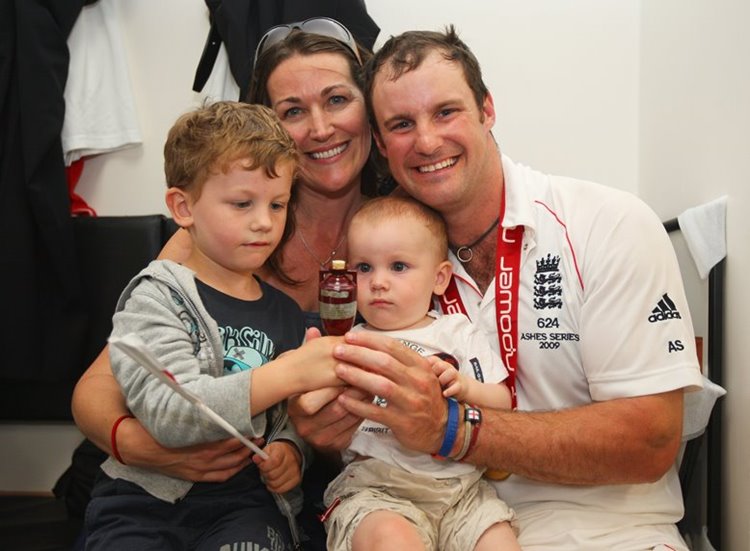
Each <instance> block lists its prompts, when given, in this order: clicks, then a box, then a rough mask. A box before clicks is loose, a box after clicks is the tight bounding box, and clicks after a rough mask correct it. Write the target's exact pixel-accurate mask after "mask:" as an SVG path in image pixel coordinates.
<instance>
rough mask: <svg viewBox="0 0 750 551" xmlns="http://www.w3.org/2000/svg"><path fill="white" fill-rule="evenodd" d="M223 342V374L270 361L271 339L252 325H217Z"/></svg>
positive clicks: (271, 356)
mask: <svg viewBox="0 0 750 551" xmlns="http://www.w3.org/2000/svg"><path fill="white" fill-rule="evenodd" d="M219 334H220V335H221V340H222V343H223V344H224V375H228V374H230V373H239V372H240V371H247V370H248V369H253V368H254V367H259V366H261V365H263V364H265V363H268V362H269V361H271V359H272V358H273V357H274V345H273V341H272V340H271V339H270V338H269V337H268V335H266V333H265V332H264V331H261V330H259V329H253V328H252V327H241V328H239V329H237V328H236V327H219Z"/></svg>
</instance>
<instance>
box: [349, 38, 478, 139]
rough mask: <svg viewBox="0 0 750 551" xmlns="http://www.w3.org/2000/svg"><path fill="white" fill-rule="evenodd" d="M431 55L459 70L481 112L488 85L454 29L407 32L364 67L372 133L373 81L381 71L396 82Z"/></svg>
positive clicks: (373, 119) (384, 47)
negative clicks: (438, 55)
mask: <svg viewBox="0 0 750 551" xmlns="http://www.w3.org/2000/svg"><path fill="white" fill-rule="evenodd" d="M433 51H438V52H440V53H441V55H442V56H443V57H444V58H445V59H446V60H448V61H454V62H456V63H458V64H459V65H460V66H461V68H462V69H463V72H464V77H465V78H466V84H467V85H468V86H469V89H471V91H472V94H473V95H474V101H475V102H476V104H477V107H478V108H479V111H480V112H481V111H482V106H483V104H484V100H485V98H486V97H487V94H488V89H487V85H486V84H485V83H484V80H483V79H482V69H481V68H480V66H479V61H477V58H476V57H475V56H474V54H473V53H472V52H471V50H470V49H469V47H468V46H467V45H466V44H465V43H464V42H463V41H462V40H461V39H460V38H459V37H458V34H457V33H456V29H455V28H454V27H453V25H449V26H448V27H446V29H445V31H444V32H436V31H407V32H404V33H401V34H400V35H397V36H392V37H391V38H389V39H388V41H387V42H386V43H385V44H383V46H382V47H381V48H380V49H379V50H378V51H377V52H376V53H375V55H374V56H373V57H372V59H370V60H369V61H368V62H367V64H366V66H365V82H364V91H365V101H366V102H367V112H368V113H369V114H370V123H371V125H372V128H373V129H374V130H376V131H377V130H378V127H377V121H376V120H375V114H374V113H375V112H374V110H373V105H372V92H373V84H374V82H375V77H376V76H377V75H378V73H380V72H381V71H389V74H388V75H387V78H389V79H391V80H397V79H398V78H399V77H400V76H401V75H403V74H404V73H407V72H409V71H413V70H414V69H417V68H418V67H419V66H420V65H421V64H422V62H423V61H424V60H425V58H426V57H427V56H428V55H429V54H430V53H432V52H433Z"/></svg>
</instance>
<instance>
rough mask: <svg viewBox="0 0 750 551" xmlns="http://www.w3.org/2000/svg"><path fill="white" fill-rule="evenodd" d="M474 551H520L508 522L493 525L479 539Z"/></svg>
mask: <svg viewBox="0 0 750 551" xmlns="http://www.w3.org/2000/svg"><path fill="white" fill-rule="evenodd" d="M474 551H521V546H520V545H518V540H517V539H516V535H515V534H514V533H513V528H511V527H510V523H509V522H498V523H496V524H493V525H492V526H490V527H489V528H487V530H485V531H484V534H482V536H481V537H480V538H479V541H478V542H477V545H476V547H474Z"/></svg>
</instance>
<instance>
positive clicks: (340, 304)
mask: <svg viewBox="0 0 750 551" xmlns="http://www.w3.org/2000/svg"><path fill="white" fill-rule="evenodd" d="M318 304H319V307H320V318H321V320H322V321H323V329H324V330H325V332H326V333H327V334H328V335H333V336H339V335H343V334H344V333H346V332H347V331H349V330H350V329H351V328H352V325H354V318H355V316H356V315H357V273H356V272H353V271H348V270H347V269H346V262H345V261H343V260H334V261H333V262H331V269H330V270H329V271H321V272H320V292H319V295H318Z"/></svg>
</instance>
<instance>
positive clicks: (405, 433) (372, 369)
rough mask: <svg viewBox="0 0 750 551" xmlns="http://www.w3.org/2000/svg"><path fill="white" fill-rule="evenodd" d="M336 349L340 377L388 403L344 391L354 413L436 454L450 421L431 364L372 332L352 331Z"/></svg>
mask: <svg viewBox="0 0 750 551" xmlns="http://www.w3.org/2000/svg"><path fill="white" fill-rule="evenodd" d="M345 341H346V344H343V345H339V346H337V347H336V348H335V349H334V355H335V356H336V358H337V359H338V360H340V361H341V363H339V364H338V365H337V367H336V374H337V375H338V376H339V378H340V379H342V380H343V381H346V382H347V383H348V384H349V385H351V386H352V387H355V388H358V389H360V391H362V392H364V393H368V394H370V395H377V396H380V397H382V398H385V399H386V400H387V401H388V406H387V407H384V408H383V407H380V406H378V405H376V404H372V403H371V402H367V401H362V400H357V399H354V398H352V397H351V396H350V395H349V394H347V393H341V394H340V395H339V396H338V398H337V403H338V404H340V405H341V406H343V407H344V408H345V409H346V410H347V411H348V412H349V413H350V414H351V415H353V416H355V417H363V418H367V419H370V420H372V421H376V422H378V423H382V424H383V425H386V426H387V427H389V428H390V429H391V431H392V432H393V435H394V436H395V437H396V439H397V440H398V441H399V442H400V443H401V444H402V445H403V446H406V447H407V448H409V449H412V450H415V451H421V452H426V453H434V452H436V451H437V450H438V449H439V448H440V444H441V442H442V440H443V434H444V432H445V425H446V422H447V419H448V409H447V405H446V400H445V398H444V397H443V394H442V389H441V388H440V383H439V381H438V378H437V376H436V375H435V373H434V372H433V370H432V366H431V362H430V361H429V360H428V359H427V358H423V357H422V356H420V355H419V354H417V353H416V352H414V351H412V350H409V349H408V348H406V347H405V346H404V345H402V344H401V343H400V342H399V341H397V340H394V339H392V338H389V337H385V336H383V335H378V334H376V333H371V332H368V331H358V332H354V333H347V334H346V337H345Z"/></svg>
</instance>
